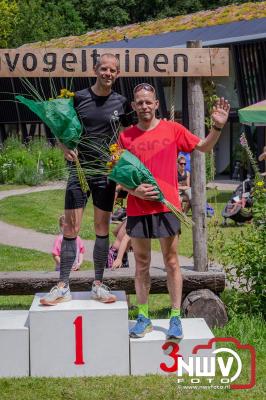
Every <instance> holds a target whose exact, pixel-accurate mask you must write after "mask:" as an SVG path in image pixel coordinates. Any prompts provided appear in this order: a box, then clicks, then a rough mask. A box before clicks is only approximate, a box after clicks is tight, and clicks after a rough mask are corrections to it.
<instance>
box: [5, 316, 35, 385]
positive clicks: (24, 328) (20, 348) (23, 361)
mask: <svg viewBox="0 0 266 400" xmlns="http://www.w3.org/2000/svg"><path fill="white" fill-rule="evenodd" d="M28 316H29V312H28V311H24V310H23V311H21V310H18V311H15V310H10V311H0V377H1V378H2V377H11V376H12V377H21V376H29V328H28Z"/></svg>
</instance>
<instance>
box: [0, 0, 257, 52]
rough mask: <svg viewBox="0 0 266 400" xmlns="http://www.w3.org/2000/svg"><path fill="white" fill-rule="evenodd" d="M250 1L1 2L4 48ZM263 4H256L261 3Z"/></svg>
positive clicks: (56, 0) (122, 0)
mask: <svg viewBox="0 0 266 400" xmlns="http://www.w3.org/2000/svg"><path fill="white" fill-rule="evenodd" d="M246 1H247V0H220V1H218V0H187V1H183V0H153V1H150V0H101V1H99V0H0V27H1V30H0V46H2V47H17V46H20V45H22V44H24V43H31V42H36V41H40V40H41V41H45V40H50V39H51V38H58V37H64V36H70V35H80V34H82V33H85V32H87V31H91V30H95V29H102V28H111V27H114V26H123V25H127V24H132V23H136V22H144V21H148V20H152V19H160V18H165V17H173V16H177V15H185V14H189V13H193V12H197V11H200V10H208V9H213V8H217V7H222V6H226V5H229V4H234V3H235V4H240V3H245V2H246ZM260 1H262V0H257V1H256V0H255V1H254V2H260Z"/></svg>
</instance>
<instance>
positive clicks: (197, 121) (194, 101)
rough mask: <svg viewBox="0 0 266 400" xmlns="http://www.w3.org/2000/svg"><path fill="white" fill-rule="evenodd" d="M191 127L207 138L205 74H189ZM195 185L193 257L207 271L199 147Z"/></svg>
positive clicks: (197, 43) (202, 156) (203, 183)
mask: <svg viewBox="0 0 266 400" xmlns="http://www.w3.org/2000/svg"><path fill="white" fill-rule="evenodd" d="M187 47H202V44H201V41H191V42H187ZM188 112H189V129H190V131H191V132H192V133H194V134H195V135H197V136H199V137H200V138H201V139H204V138H205V126H204V98H203V91H202V85H201V78H193V77H192V78H191V77H189V78H188ZM191 182H192V184H191V189H192V202H191V204H192V219H193V221H194V223H195V225H194V226H193V257H194V268H195V270H196V271H206V270H207V265H208V256H207V227H206V214H205V206H206V177H205V154H203V153H201V152H199V151H197V150H195V151H194V152H193V153H192V156H191Z"/></svg>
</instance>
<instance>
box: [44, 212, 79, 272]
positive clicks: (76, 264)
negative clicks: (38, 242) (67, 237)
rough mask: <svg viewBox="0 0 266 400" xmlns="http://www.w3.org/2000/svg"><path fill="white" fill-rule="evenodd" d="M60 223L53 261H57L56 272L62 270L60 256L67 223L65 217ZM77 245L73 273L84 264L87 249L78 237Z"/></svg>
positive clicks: (62, 217)
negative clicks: (64, 228)
mask: <svg viewBox="0 0 266 400" xmlns="http://www.w3.org/2000/svg"><path fill="white" fill-rule="evenodd" d="M58 222H59V228H60V234H59V235H58V236H57V237H56V239H55V241H54V246H53V251H52V255H53V259H54V260H55V263H56V266H55V270H56V271H59V270H60V255H61V245H62V240H63V226H64V222H65V216H64V215H61V216H60V217H59V221H58ZM76 245H77V251H76V258H75V261H74V264H73V266H72V271H78V270H79V269H80V266H81V264H82V262H83V254H84V253H85V247H84V245H83V242H82V240H81V238H80V237H79V236H77V239H76Z"/></svg>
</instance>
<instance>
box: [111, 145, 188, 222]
mask: <svg viewBox="0 0 266 400" xmlns="http://www.w3.org/2000/svg"><path fill="white" fill-rule="evenodd" d="M109 178H110V179H111V180H113V181H115V182H116V183H119V184H121V185H123V186H125V187H126V188H128V189H135V188H136V187H138V186H139V185H140V184H141V183H150V184H151V185H153V186H155V187H156V189H157V190H158V192H159V193H158V201H159V202H161V203H163V204H165V205H166V207H167V208H168V209H169V210H170V211H172V213H173V214H174V215H175V216H176V217H177V218H178V219H179V220H180V221H181V222H183V223H184V224H185V225H186V226H191V225H193V222H192V220H191V219H190V218H188V217H187V216H186V215H185V214H184V213H183V212H182V211H180V210H178V209H177V208H176V207H175V206H174V205H173V204H172V203H170V202H169V201H168V200H167V199H166V198H165V197H164V195H163V193H162V191H161V189H160V187H159V185H158V183H157V182H156V180H155V178H154V177H153V175H152V174H151V172H150V171H149V169H148V168H147V167H145V165H144V164H143V163H142V162H141V161H140V160H139V159H138V158H137V157H136V156H134V154H132V153H130V152H129V151H128V150H122V151H121V152H120V158H119V160H118V161H117V162H116V164H115V165H114V166H113V168H112V170H111V172H110V173H109Z"/></svg>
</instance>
